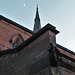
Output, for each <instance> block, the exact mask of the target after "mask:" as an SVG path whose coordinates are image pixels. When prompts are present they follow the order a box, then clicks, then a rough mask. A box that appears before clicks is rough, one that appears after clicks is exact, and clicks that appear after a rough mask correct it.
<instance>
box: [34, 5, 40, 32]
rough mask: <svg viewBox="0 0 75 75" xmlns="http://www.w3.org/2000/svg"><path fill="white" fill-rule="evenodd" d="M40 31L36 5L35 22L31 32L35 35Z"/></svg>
mask: <svg viewBox="0 0 75 75" xmlns="http://www.w3.org/2000/svg"><path fill="white" fill-rule="evenodd" d="M40 29H41V23H40V18H39V12H38V5H37V10H36V16H35V20H34V29H33V32H34V33H36V32H38V31H39V30H40Z"/></svg>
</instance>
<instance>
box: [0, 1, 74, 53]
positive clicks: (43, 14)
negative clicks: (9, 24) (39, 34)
mask: <svg viewBox="0 0 75 75" xmlns="http://www.w3.org/2000/svg"><path fill="white" fill-rule="evenodd" d="M24 4H25V6H24ZM37 4H38V8H39V15H40V20H41V26H42V27H43V26H45V25H46V24H47V23H50V24H52V25H54V26H55V27H56V28H57V30H59V31H60V33H59V34H58V35H57V36H56V41H57V43H58V44H60V45H62V46H64V47H66V48H68V49H70V50H72V51H74V52H75V0H0V14H1V15H3V16H5V17H7V18H9V19H11V20H13V21H15V22H17V23H19V24H21V25H23V26H25V27H27V28H29V29H31V30H33V26H34V18H35V14H36V5H37Z"/></svg>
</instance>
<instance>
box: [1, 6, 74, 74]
mask: <svg viewBox="0 0 75 75" xmlns="http://www.w3.org/2000/svg"><path fill="white" fill-rule="evenodd" d="M36 22H38V23H36ZM3 25H4V26H3ZM5 26H6V27H7V28H6V27H5ZM4 27H5V28H6V30H8V31H10V33H8V32H7V33H8V34H7V35H6V34H5V33H6V32H5V33H4V32H3V30H5V29H3V28H4ZM0 28H1V30H0V32H2V33H1V37H3V36H2V34H3V35H4V36H5V37H6V36H7V37H6V38H7V39H6V38H5V39H6V40H7V41H9V44H8V45H6V43H7V42H6V41H5V40H4V41H5V42H6V43H5V44H3V43H2V44H3V45H5V47H7V48H8V49H6V50H2V51H0V75H75V53H74V52H72V51H71V50H69V49H67V48H65V47H63V46H61V45H59V44H57V43H56V35H57V34H58V33H59V31H58V30H56V27H54V26H53V25H51V24H49V23H48V24H47V25H45V27H43V28H41V24H40V18H39V13H38V7H37V11H36V17H35V23H34V31H31V30H29V29H27V28H25V27H23V26H21V25H19V24H17V23H15V22H13V21H11V20H9V19H7V18H5V17H3V16H0ZM10 28H11V29H10ZM40 28H41V29H40ZM8 36H9V37H8ZM17 38H18V40H17ZM1 39H2V38H0V40H1ZM3 39H4V38H3ZM15 40H17V41H16V42H15ZM9 45H10V46H9ZM0 46H1V45H0Z"/></svg>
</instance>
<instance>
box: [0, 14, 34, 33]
mask: <svg viewBox="0 0 75 75" xmlns="http://www.w3.org/2000/svg"><path fill="white" fill-rule="evenodd" d="M0 19H2V20H4V21H6V22H8V23H10V24H13V25H15V26H17V27H19V28H21V29H23V30H25V31H27V32H29V33H31V34H33V31H31V30H30V29H28V28H26V27H24V26H22V25H20V24H18V23H16V22H14V21H12V20H10V19H8V18H6V17H4V16H2V15H0Z"/></svg>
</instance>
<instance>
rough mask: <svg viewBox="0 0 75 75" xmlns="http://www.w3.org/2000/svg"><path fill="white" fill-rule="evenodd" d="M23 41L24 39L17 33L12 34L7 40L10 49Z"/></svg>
mask: <svg viewBox="0 0 75 75" xmlns="http://www.w3.org/2000/svg"><path fill="white" fill-rule="evenodd" d="M23 41H24V39H23V37H22V36H21V34H19V33H16V34H14V35H13V36H12V37H11V38H10V40H9V42H10V44H12V48H15V47H17V46H19V45H20V44H21V43H22V42H23Z"/></svg>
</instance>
